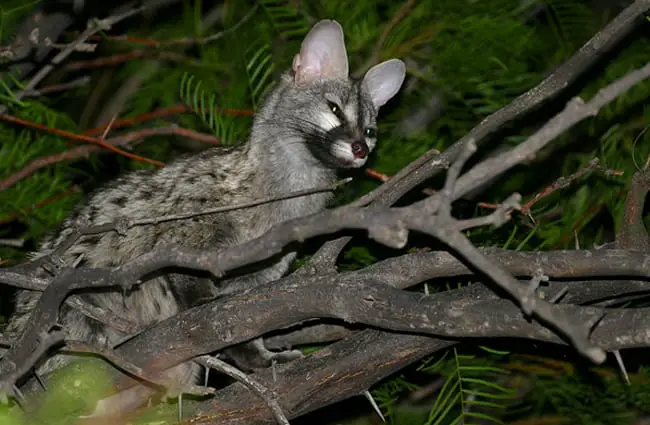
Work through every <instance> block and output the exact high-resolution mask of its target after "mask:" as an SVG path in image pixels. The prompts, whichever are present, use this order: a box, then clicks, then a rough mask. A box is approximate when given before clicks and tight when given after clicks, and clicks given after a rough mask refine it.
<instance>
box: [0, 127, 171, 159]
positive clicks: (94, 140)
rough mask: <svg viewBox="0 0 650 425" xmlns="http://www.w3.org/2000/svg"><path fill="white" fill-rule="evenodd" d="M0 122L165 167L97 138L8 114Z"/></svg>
mask: <svg viewBox="0 0 650 425" xmlns="http://www.w3.org/2000/svg"><path fill="white" fill-rule="evenodd" d="M0 120H3V121H8V122H13V123H15V124H20V125H24V126H25V127H31V128H36V129H38V130H41V131H44V132H46V133H51V134H56V135H57V136H62V137H67V138H68V139H70V140H74V141H78V142H88V143H92V144H94V145H97V146H100V147H102V148H104V149H107V150H109V151H111V152H115V153H117V154H120V155H122V156H125V157H127V158H130V159H133V160H136V161H141V162H146V163H149V164H153V165H156V166H158V167H162V166H164V165H165V164H163V163H162V162H160V161H156V160H153V159H149V158H145V157H143V156H140V155H136V154H134V153H131V152H127V151H125V150H122V149H119V148H116V147H115V146H112V145H110V144H107V143H106V142H104V141H103V140H101V139H98V138H96V137H90V136H84V135H82V134H75V133H72V132H70V131H66V130H61V129H58V128H52V127H47V126H44V125H42V124H38V123H35V122H31V121H27V120H23V119H21V118H17V117H12V116H10V115H6V114H0Z"/></svg>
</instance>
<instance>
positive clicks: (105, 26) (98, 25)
mask: <svg viewBox="0 0 650 425" xmlns="http://www.w3.org/2000/svg"><path fill="white" fill-rule="evenodd" d="M144 9H145V7H144V6H141V7H137V8H134V9H131V10H129V11H127V12H124V13H122V14H120V15H115V16H109V17H107V18H105V19H102V20H92V21H89V23H88V28H86V30H85V31H84V32H82V33H81V35H79V37H77V39H76V40H74V41H73V42H72V43H70V44H68V46H67V47H66V48H65V49H63V50H61V51H60V52H59V53H58V54H57V55H56V56H54V57H53V58H52V60H51V61H50V62H49V63H48V64H47V65H45V66H44V67H43V68H41V69H40V70H39V71H38V72H37V73H36V74H35V75H34V76H33V77H32V78H31V79H30V80H29V82H28V83H27V85H26V86H25V87H24V88H23V89H22V90H20V91H18V92H17V93H15V94H14V98H15V99H16V100H20V99H22V98H23V97H25V93H29V92H33V91H34V90H35V89H36V86H38V84H39V83H40V82H41V81H43V79H44V78H45V77H47V76H48V75H49V73H50V72H52V70H53V69H54V67H56V66H57V65H59V64H60V63H61V62H63V61H64V60H65V59H66V58H67V57H68V56H70V54H71V53H72V52H74V51H75V50H76V49H77V46H79V45H81V44H83V43H85V41H86V40H88V38H89V37H91V36H93V35H94V34H96V33H98V32H100V31H106V30H109V29H110V28H111V26H113V25H115V24H116V23H118V22H120V21H123V20H124V19H127V18H129V17H131V16H134V15H137V14H138V13H140V12H142V11H143V10H144ZM7 110H8V107H7V106H6V105H0V114H4V113H6V112H7Z"/></svg>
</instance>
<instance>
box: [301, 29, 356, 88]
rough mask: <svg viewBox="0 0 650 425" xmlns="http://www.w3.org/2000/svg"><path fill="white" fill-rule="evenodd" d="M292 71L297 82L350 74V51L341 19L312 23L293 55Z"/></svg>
mask: <svg viewBox="0 0 650 425" xmlns="http://www.w3.org/2000/svg"><path fill="white" fill-rule="evenodd" d="M293 72H294V78H295V81H296V83H298V84H300V83H307V82H310V81H314V80H318V79H321V78H327V77H347V76H348V54H347V51H346V50H345V41H344V40H343V28H341V25H339V23H338V22H336V21H332V20H329V19H325V20H322V21H320V22H318V23H317V24H316V25H314V26H313V28H312V29H311V30H310V31H309V34H307V36H306V37H305V39H304V40H303V42H302V45H301V47H300V53H298V54H297V55H296V56H295V57H294V58H293Z"/></svg>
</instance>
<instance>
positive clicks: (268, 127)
mask: <svg viewBox="0 0 650 425" xmlns="http://www.w3.org/2000/svg"><path fill="white" fill-rule="evenodd" d="M403 78H404V65H403V63H402V62H401V61H398V60H391V61H387V62H384V63H382V64H379V65H377V66H375V67H374V68H372V69H371V70H370V71H369V72H368V73H367V74H366V76H365V78H364V79H362V80H354V79H351V78H350V77H349V76H348V65H347V54H346V52H345V45H344V44H343V34H342V30H341V28H340V26H339V25H338V24H337V23H336V22H334V21H321V22H320V23H318V24H316V26H314V28H313V29H312V30H311V32H310V33H309V34H308V35H307V37H306V38H305V40H304V41H303V45H302V48H301V51H300V53H299V54H298V55H296V59H295V60H294V66H293V68H292V69H291V70H289V71H287V72H286V73H285V74H284V75H283V76H282V78H281V80H280V81H279V83H278V84H277V86H276V87H275V89H274V90H273V91H272V92H271V93H270V95H269V96H268V98H267V99H266V100H265V103H264V105H263V106H262V108H261V109H260V111H259V112H258V114H257V115H256V117H255V119H254V122H253V128H252V131H251V135H250V137H249V139H248V141H247V142H245V143H242V144H239V145H237V146H234V147H214V148H211V149H208V150H205V151H203V152H201V153H198V154H195V155H190V156H185V157H182V158H179V159H177V160H175V161H173V162H172V163H170V164H168V165H167V166H165V167H164V168H161V169H156V170H146V171H136V172H132V173H129V174H126V175H124V176H122V177H120V178H118V179H116V180H114V181H113V182H111V183H110V184H108V185H106V186H105V187H103V188H101V189H99V190H97V191H95V192H94V193H92V194H90V196H89V199H88V200H87V202H86V203H85V204H84V205H82V206H80V207H79V208H78V209H76V210H75V212H74V213H72V214H71V215H70V216H69V217H68V218H67V219H66V220H65V221H64V223H63V225H62V226H61V228H60V230H59V231H58V232H57V233H56V234H54V235H53V236H52V237H51V238H49V239H47V240H46V241H44V242H43V243H42V245H41V246H40V249H39V250H38V252H37V253H36V254H35V255H36V256H42V255H45V254H48V253H49V252H51V251H52V250H53V249H54V248H56V247H57V246H59V244H61V243H62V242H63V241H64V240H66V238H67V237H68V236H69V235H70V234H71V232H73V231H74V229H75V228H77V227H83V226H89V225H100V224H105V223H110V222H114V221H115V220H116V219H118V218H120V217H127V218H129V219H133V220H137V219H144V218H151V217H159V216H164V215H169V214H180V213H189V212H196V211H201V210H205V209H209V208H214V207H219V206H225V205H233V204H238V203H242V202H248V201H252V200H255V199H259V198H262V197H268V196H273V195H281V194H286V193H288V192H292V191H296V190H302V189H308V188H313V187H322V186H324V185H327V184H331V183H333V182H334V181H335V179H336V178H337V176H336V171H337V169H341V168H354V167H360V166H362V165H364V164H365V162H366V159H367V155H366V156H363V157H359V155H358V154H357V155H356V156H355V154H354V151H353V148H352V146H353V145H354V144H355V143H357V148H359V146H361V147H362V148H363V147H364V146H365V149H366V151H365V152H366V153H370V152H371V151H372V150H373V149H374V147H375V136H374V129H375V127H376V116H377V111H378V109H379V107H381V106H382V105H383V104H384V103H385V102H386V101H387V100H388V99H390V98H391V97H392V96H393V95H394V94H395V93H396V92H397V91H398V89H399V87H400V86H401V84H402V81H403ZM358 152H359V150H358V149H357V153H358ZM361 152H362V153H363V152H364V151H363V149H362V150H361ZM328 196H329V195H327V194H317V195H312V196H309V197H301V198H296V199H291V200H286V201H281V202H275V203H272V204H266V205H262V206H258V207H255V208H250V209H240V210H235V211H230V212H225V213H220V214H213V215H201V216H197V217H194V218H191V219H186V220H178V221H167V222H162V223H158V224H152V225H146V226H136V227H133V228H131V229H129V230H128V232H127V233H126V234H125V235H120V234H118V233H116V232H108V233H104V234H101V235H91V236H86V237H83V238H81V239H80V240H78V241H77V242H76V243H75V244H74V245H72V246H71V247H70V248H69V249H68V250H67V251H66V252H65V253H64V254H63V258H62V259H63V261H64V263H65V264H68V265H69V264H73V263H74V262H75V261H78V260H79V258H81V260H80V261H81V262H80V264H79V266H92V267H109V268H110V267H115V266H118V265H121V264H124V263H125V262H127V261H129V260H132V259H134V258H137V257H138V256H140V255H142V254H144V253H147V252H150V251H151V250H152V249H153V248H154V247H157V246H160V245H162V244H178V245H182V246H187V247H191V248H196V249H201V248H215V247H227V246H231V245H233V244H238V243H242V242H245V241H248V240H250V239H251V238H255V237H257V236H260V235H261V234H263V233H264V232H265V231H267V230H268V229H269V228H270V227H271V226H272V225H274V224H276V223H279V222H282V221H285V220H289V219H292V218H295V217H300V216H305V215H308V214H312V213H315V212H317V211H319V210H322V209H323V208H324V207H325V204H326V202H327V200H328ZM294 257H295V253H290V254H287V255H285V256H284V257H283V258H280V259H277V260H276V261H275V263H273V264H272V265H270V266H269V267H266V268H264V269H262V270H258V271H256V272H254V273H252V274H245V275H243V276H238V277H234V278H227V279H225V280H224V281H221V282H213V281H212V280H210V279H207V278H200V277H192V276H190V277H187V276H184V275H178V274H172V275H167V276H159V277H156V278H154V279H152V280H151V281H148V282H145V283H143V284H142V285H140V286H139V287H138V288H137V289H135V290H134V291H132V292H131V293H129V294H122V293H118V292H110V291H101V292H96V293H84V294H83V298H84V299H85V300H86V301H87V302H89V303H91V304H93V305H95V306H98V307H102V308H104V309H106V310H108V311H110V312H112V313H114V314H116V315H119V316H120V317H122V318H125V319H127V320H130V321H131V322H133V323H136V324H138V325H139V326H141V327H145V326H147V325H150V324H152V323H155V322H158V321H160V320H163V319H165V318H167V317H170V316H172V315H174V314H176V313H177V312H179V311H181V310H183V309H186V308H189V307H191V306H193V305H196V304H197V303H200V302H201V301H203V300H205V299H208V298H212V297H215V296H219V295H222V294H225V293H229V292H234V291H239V290H242V289H247V288H250V287H252V286H254V285H257V284H264V283H267V282H270V281H273V280H276V279H278V278H280V277H281V276H282V275H283V274H284V273H286V271H287V269H288V267H289V265H290V263H291V261H292V260H293V258H294ZM39 295H40V293H37V292H31V291H22V292H20V293H19V294H18V296H17V299H16V312H15V314H14V316H13V317H12V318H11V321H10V323H9V325H8V328H7V331H8V333H9V334H10V335H12V334H13V335H17V334H19V333H20V332H21V330H22V329H23V328H24V327H25V324H26V322H27V320H28V318H29V315H30V312H31V311H32V309H33V308H34V306H35V304H36V302H37V300H38V297H39ZM60 322H61V323H62V324H63V325H64V328H65V330H66V331H67V333H68V335H69V337H70V338H72V339H75V340H83V341H90V342H94V343H98V344H109V345H112V344H115V343H116V342H117V341H119V340H121V339H122V338H124V337H125V335H122V334H120V332H118V331H116V330H115V329H112V328H110V327H107V326H104V325H103V324H101V323H98V322H95V321H93V320H92V319H90V318H88V317H86V316H84V315H82V314H81V313H80V312H78V311H76V310H72V309H70V308H67V307H64V309H63V310H62V312H61V320H60ZM69 360H70V359H69V358H67V357H64V356H62V355H57V356H55V357H53V358H51V359H49V360H47V361H46V362H45V363H44V364H42V365H41V366H40V367H39V372H40V373H41V374H46V373H48V372H50V371H52V370H53V369H55V368H57V367H59V366H61V365H62V364H64V363H66V362H68V361H69ZM172 372H173V373H172ZM172 372H170V373H171V375H170V376H172V375H173V376H174V379H178V380H180V381H185V382H187V381H188V380H194V379H195V378H196V372H197V370H196V369H194V368H193V367H192V366H189V365H180V366H178V367H177V368H175V369H173V371H172Z"/></svg>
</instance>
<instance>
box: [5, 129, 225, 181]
mask: <svg viewBox="0 0 650 425" xmlns="http://www.w3.org/2000/svg"><path fill="white" fill-rule="evenodd" d="M166 135H178V136H183V137H187V138H189V139H193V140H199V141H201V142H205V143H211V144H218V143H219V138H217V137H215V136H211V135H209V134H204V133H199V132H196V131H193V130H189V129H186V128H181V127H176V126H171V127H160V128H147V129H143V130H139V131H134V132H132V133H127V134H124V135H121V136H117V137H113V138H110V139H106V140H104V141H103V143H104V144H106V145H110V146H119V145H124V144H127V143H133V142H136V141H139V140H140V139H143V138H145V137H151V136H166ZM99 150H101V147H99V146H94V145H85V146H79V147H76V148H73V149H70V150H68V151H65V152H62V153H58V154H54V155H49V156H44V157H41V158H37V159H35V160H33V161H31V162H29V163H28V164H27V165H26V166H25V167H23V168H22V169H21V170H19V171H17V172H16V173H14V174H12V175H11V176H9V177H7V178H6V179H4V180H2V181H0V191H3V190H6V189H7V188H9V187H11V186H13V185H15V184H16V183H18V182H19V181H21V180H22V179H24V178H27V177H29V176H31V175H32V174H34V173H35V172H36V171H38V170H40V169H41V168H44V167H47V166H48V165H52V164H57V163H59V162H63V161H70V160H73V159H78V158H84V157H87V156H88V155H90V154H91V153H93V152H97V151H99Z"/></svg>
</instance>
